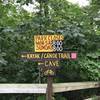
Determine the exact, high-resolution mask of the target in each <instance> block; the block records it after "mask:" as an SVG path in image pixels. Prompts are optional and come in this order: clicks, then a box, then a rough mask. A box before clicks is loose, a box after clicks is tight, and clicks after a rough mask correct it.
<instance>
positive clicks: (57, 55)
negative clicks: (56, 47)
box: [20, 52, 77, 61]
mask: <svg viewBox="0 0 100 100" xmlns="http://www.w3.org/2000/svg"><path fill="white" fill-rule="evenodd" d="M20 56H21V58H22V59H23V60H32V61H46V60H47V61H48V60H63V59H65V60H68V59H72V60H74V59H77V53H76V52H53V53H52V52H49V53H46V52H45V53H29V52H23V53H21V54H20Z"/></svg>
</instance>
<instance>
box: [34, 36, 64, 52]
mask: <svg viewBox="0 0 100 100" xmlns="http://www.w3.org/2000/svg"><path fill="white" fill-rule="evenodd" d="M63 40H64V36H63V35H35V36H34V45H35V47H34V48H35V52H55V51H57V50H59V51H62V41H63Z"/></svg>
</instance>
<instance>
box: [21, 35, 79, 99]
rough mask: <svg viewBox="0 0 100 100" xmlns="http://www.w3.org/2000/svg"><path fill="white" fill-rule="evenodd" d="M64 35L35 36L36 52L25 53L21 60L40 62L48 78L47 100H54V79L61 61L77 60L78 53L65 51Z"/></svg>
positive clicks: (22, 54)
mask: <svg viewBox="0 0 100 100" xmlns="http://www.w3.org/2000/svg"><path fill="white" fill-rule="evenodd" d="M63 40H64V37H63V36H62V35H35V36H34V46H35V47H34V48H35V53H34V52H23V53H21V58H22V59H23V60H32V61H38V66H39V67H42V72H43V74H44V76H46V77H47V90H46V100H52V98H53V97H52V96H53V86H52V83H53V77H54V76H55V74H56V70H57V69H58V68H59V61H60V60H63V59H67V60H68V59H69V60H70V59H72V60H75V59H76V58H77V53H76V52H62V51H63V47H62V46H63Z"/></svg>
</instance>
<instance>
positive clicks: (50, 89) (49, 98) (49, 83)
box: [46, 76, 53, 100]
mask: <svg viewBox="0 0 100 100" xmlns="http://www.w3.org/2000/svg"><path fill="white" fill-rule="evenodd" d="M52 83H53V77H52V76H48V77H47V90H46V100H52V95H53V87H52Z"/></svg>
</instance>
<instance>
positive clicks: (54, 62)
mask: <svg viewBox="0 0 100 100" xmlns="http://www.w3.org/2000/svg"><path fill="white" fill-rule="evenodd" d="M44 66H45V67H48V66H53V67H59V61H57V60H55V61H45V62H44Z"/></svg>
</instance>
